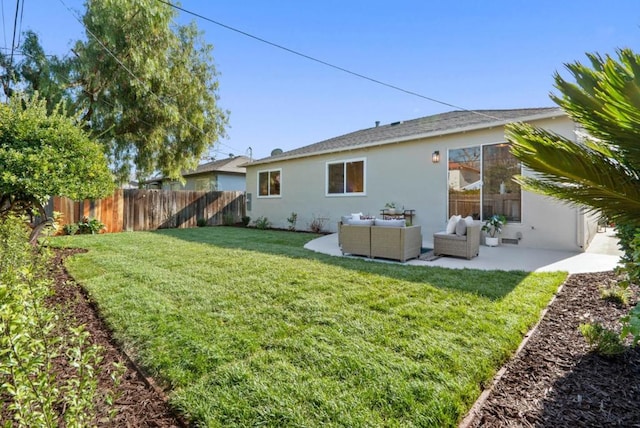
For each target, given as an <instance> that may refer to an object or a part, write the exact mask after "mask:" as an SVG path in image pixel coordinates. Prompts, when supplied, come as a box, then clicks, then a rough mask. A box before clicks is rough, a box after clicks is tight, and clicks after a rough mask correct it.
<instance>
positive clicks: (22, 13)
mask: <svg viewBox="0 0 640 428" xmlns="http://www.w3.org/2000/svg"><path fill="white" fill-rule="evenodd" d="M24 1H25V0H22V5H21V7H20V25H19V26H18V43H17V44H16V48H17V47H18V46H20V36H21V35H22V17H23V15H24Z"/></svg>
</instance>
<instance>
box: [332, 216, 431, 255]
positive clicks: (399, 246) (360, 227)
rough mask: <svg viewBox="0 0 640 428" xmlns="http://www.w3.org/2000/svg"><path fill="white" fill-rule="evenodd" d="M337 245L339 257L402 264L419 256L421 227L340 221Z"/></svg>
mask: <svg viewBox="0 0 640 428" xmlns="http://www.w3.org/2000/svg"><path fill="white" fill-rule="evenodd" d="M338 243H339V245H340V249H341V251H342V254H351V255H358V256H365V257H372V258H373V257H379V258H385V259H392V260H398V261H400V262H405V261H407V260H409V259H412V258H415V257H418V256H419V255H420V250H421V248H422V228H421V227H420V226H406V225H405V222H404V220H379V219H370V220H369V219H367V220H349V219H343V221H342V222H340V223H339V224H338Z"/></svg>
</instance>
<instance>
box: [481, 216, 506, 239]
mask: <svg viewBox="0 0 640 428" xmlns="http://www.w3.org/2000/svg"><path fill="white" fill-rule="evenodd" d="M505 224H507V218H506V217H505V216H503V215H500V214H494V215H492V216H491V217H489V218H488V219H487V220H485V222H484V226H482V230H483V231H484V232H487V236H485V238H484V239H485V241H484V242H485V244H486V245H487V247H496V246H498V243H499V238H498V235H500V233H501V232H502V226H504V225H505Z"/></svg>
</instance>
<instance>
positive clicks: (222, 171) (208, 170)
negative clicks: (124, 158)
mask: <svg viewBox="0 0 640 428" xmlns="http://www.w3.org/2000/svg"><path fill="white" fill-rule="evenodd" d="M247 162H249V158H248V157H246V156H229V157H228V158H224V159H218V160H214V161H211V162H207V163H203V164H200V165H198V167H197V168H196V169H194V170H193V171H185V172H183V173H182V176H183V177H184V179H185V183H184V184H182V183H180V182H179V181H177V180H169V179H167V178H164V177H157V178H155V179H152V180H149V181H147V182H146V183H145V187H146V188H147V189H162V190H203V191H207V192H210V191H235V190H240V191H244V190H245V183H246V180H245V174H246V170H245V167H244V166H243V165H244V164H246V163H247Z"/></svg>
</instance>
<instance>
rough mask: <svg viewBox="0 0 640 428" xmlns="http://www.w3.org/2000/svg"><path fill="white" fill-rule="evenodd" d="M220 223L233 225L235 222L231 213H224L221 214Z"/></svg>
mask: <svg viewBox="0 0 640 428" xmlns="http://www.w3.org/2000/svg"><path fill="white" fill-rule="evenodd" d="M222 223H223V224H224V225H225V226H233V225H234V224H236V218H235V216H234V215H233V214H225V215H223V216H222Z"/></svg>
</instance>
